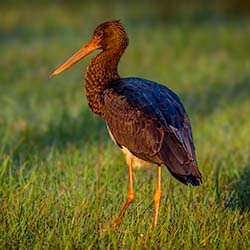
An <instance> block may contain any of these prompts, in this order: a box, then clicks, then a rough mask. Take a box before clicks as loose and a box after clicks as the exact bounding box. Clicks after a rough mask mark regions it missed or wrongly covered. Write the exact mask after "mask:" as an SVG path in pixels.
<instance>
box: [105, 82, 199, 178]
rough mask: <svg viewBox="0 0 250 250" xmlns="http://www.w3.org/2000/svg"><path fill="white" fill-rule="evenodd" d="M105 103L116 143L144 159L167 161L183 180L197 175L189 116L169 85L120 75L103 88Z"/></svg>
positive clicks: (157, 161) (172, 170) (110, 128)
mask: <svg viewBox="0 0 250 250" xmlns="http://www.w3.org/2000/svg"><path fill="white" fill-rule="evenodd" d="M104 106H105V120H106V122H107V125H108V127H109V130H110V132H111V134H112V135H113V137H114V139H115V140H116V142H117V143H118V144H119V145H121V146H124V147H126V148H127V149H129V150H130V151H131V153H133V154H134V155H135V156H137V157H139V158H141V159H143V160H145V161H149V162H153V163H157V164H166V165H167V167H168V168H169V170H170V172H171V173H172V174H173V175H174V176H175V177H176V178H177V179H178V180H180V181H181V182H183V183H186V182H187V177H188V176H189V175H193V174H196V175H197V173H196V172H197V171H198V170H197V171H196V169H197V164H196V159H195V152H194V145H193V140H192V132H191V127H190V123H189V119H188V116H187V114H186V112H185V110H184V107H183V105H182V103H181V102H180V100H179V98H178V96H177V95H176V94H175V93H174V92H172V91H171V90H170V89H168V88H167V87H165V86H163V85H160V84H157V83H154V82H152V81H148V80H144V79H140V78H123V79H119V80H117V81H115V82H114V83H113V85H112V86H111V87H110V88H109V89H107V90H105V94H104ZM193 168H194V170H193ZM194 172H195V173H194Z"/></svg>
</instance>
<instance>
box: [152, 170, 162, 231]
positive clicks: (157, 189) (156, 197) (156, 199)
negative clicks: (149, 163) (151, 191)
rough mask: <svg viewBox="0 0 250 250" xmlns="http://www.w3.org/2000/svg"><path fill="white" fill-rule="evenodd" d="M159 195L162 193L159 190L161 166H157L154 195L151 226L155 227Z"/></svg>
mask: <svg viewBox="0 0 250 250" xmlns="http://www.w3.org/2000/svg"><path fill="white" fill-rule="evenodd" d="M161 195H162V190H161V166H158V169H157V185H156V190H155V195H154V201H155V210H154V222H153V228H155V227H156V224H157V217H158V212H159V206H160V200H161Z"/></svg>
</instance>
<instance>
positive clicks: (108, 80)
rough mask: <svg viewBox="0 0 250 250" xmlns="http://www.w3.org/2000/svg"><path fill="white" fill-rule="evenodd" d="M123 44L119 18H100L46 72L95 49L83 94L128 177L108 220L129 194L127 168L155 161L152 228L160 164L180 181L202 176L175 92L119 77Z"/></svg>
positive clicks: (199, 180)
mask: <svg viewBox="0 0 250 250" xmlns="http://www.w3.org/2000/svg"><path fill="white" fill-rule="evenodd" d="M127 46H128V36H127V33H126V31H125V29H124V27H123V25H122V24H121V22H120V21H117V20H114V21H110V22H105V23H102V24H100V25H99V26H98V27H97V28H96V29H95V31H94V34H93V37H92V38H91V40H90V41H89V42H88V43H87V44H86V45H84V46H83V47H82V48H81V49H80V50H79V51H77V52H76V53H75V54H74V55H73V56H71V57H70V58H69V59H68V60H67V61H66V62H64V63H63V64H62V65H61V66H59V67H58V68H57V69H56V70H55V71H54V72H53V73H52V74H51V77H52V76H55V75H57V74H59V73H61V72H62V71H64V70H66V69H67V68H69V67H70V66H72V65H73V64H75V63H76V62H78V61H79V60H81V59H82V58H84V57H85V56H87V55H88V54H90V53H91V52H93V51H94V50H97V49H100V50H101V52H100V53H99V54H97V55H96V56H94V58H93V59H92V60H91V62H90V64H89V65H88V68H87V72H86V74H85V88H86V95H87V99H88V104H89V107H90V109H91V110H92V111H93V112H94V113H96V114H98V115H99V116H101V117H102V118H103V119H104V120H105V122H106V125H107V128H108V131H109V134H110V136H111V138H112V139H113V140H114V141H115V143H116V144H117V145H118V146H119V147H120V148H121V150H122V151H123V153H124V155H125V159H126V163H127V166H128V179H129V185H128V196H127V200H126V203H125V204H124V206H123V208H122V210H121V212H120V214H119V215H118V217H117V219H116V220H115V221H114V223H113V224H112V226H113V227H117V225H118V224H119V222H120V220H121V218H122V216H123V214H124V213H125V211H126V209H127V208H128V206H129V205H130V203H131V202H132V200H133V199H134V191H133V175H132V168H133V167H135V166H143V165H148V164H156V165H157V185H156V191H155V194H154V203H155V207H154V220H153V228H154V227H155V226H156V223H157V217H158V210H159V205H160V198H161V195H162V190H161V166H162V165H165V166H166V167H167V168H168V170H169V172H170V173H171V174H172V175H173V176H174V177H175V178H176V179H177V180H178V181H180V182H182V183H184V184H186V185H187V184H188V183H191V184H192V185H194V186H198V185H200V184H201V183H202V176H201V173H200V171H199V170H198V166H197V161H196V156H195V148H194V143H193V138H192V130H191V125H190V121H189V118H188V115H187V113H186V111H185V109H184V107H183V104H182V103H181V101H180V99H179V97H178V96H177V95H176V94H175V93H174V92H173V91H172V90H170V89H169V88H167V87H166V86H164V85H161V84H158V83H155V82H153V81H149V80H145V79H142V78H134V77H129V78H121V77H120V75H119V73H118V69H117V67H118V63H119V61H120V58H121V56H122V54H123V53H124V51H125V49H126V47H127ZM104 231H105V230H104Z"/></svg>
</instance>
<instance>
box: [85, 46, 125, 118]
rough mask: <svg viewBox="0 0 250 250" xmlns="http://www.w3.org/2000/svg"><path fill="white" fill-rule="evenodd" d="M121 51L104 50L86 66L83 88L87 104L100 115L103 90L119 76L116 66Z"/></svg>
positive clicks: (102, 114) (102, 112) (101, 114)
mask: <svg viewBox="0 0 250 250" xmlns="http://www.w3.org/2000/svg"><path fill="white" fill-rule="evenodd" d="M124 50H125V49H124ZM124 50H123V51H124ZM123 51H121V50H118V51H114V49H112V50H104V51H103V52H101V53H100V54H98V55H97V56H95V57H94V58H93V59H92V61H91V62H90V64H89V66H88V68H87V72H86V75H85V88H86V95H87V99H88V104H89V107H90V108H91V110H92V111H93V112H94V113H96V114H98V115H100V116H102V117H103V116H104V110H103V106H104V105H103V104H104V103H103V92H104V90H105V89H107V88H108V87H109V86H110V84H111V83H112V81H114V80H116V79H118V78H120V77H119V74H118V69H117V67H118V63H119V61H120V58H121V55H122V54H123Z"/></svg>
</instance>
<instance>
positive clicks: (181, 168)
mask: <svg viewBox="0 0 250 250" xmlns="http://www.w3.org/2000/svg"><path fill="white" fill-rule="evenodd" d="M173 144H174V138H171V137H168V140H165V142H164V146H163V147H162V148H161V152H160V154H161V159H162V160H163V161H164V164H165V165H166V166H167V168H168V170H169V172H170V173H171V174H172V175H173V176H174V177H175V178H176V179H177V180H178V181H180V182H182V183H183V184H185V185H188V184H189V183H191V184H192V185H193V186H199V185H200V184H201V183H202V175H201V173H200V171H199V169H198V166H197V162H196V159H192V157H191V158H190V156H188V153H187V152H186V151H185V149H184V148H183V147H181V146H180V147H178V146H176V144H175V146H173ZM194 157H195V155H194Z"/></svg>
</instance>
